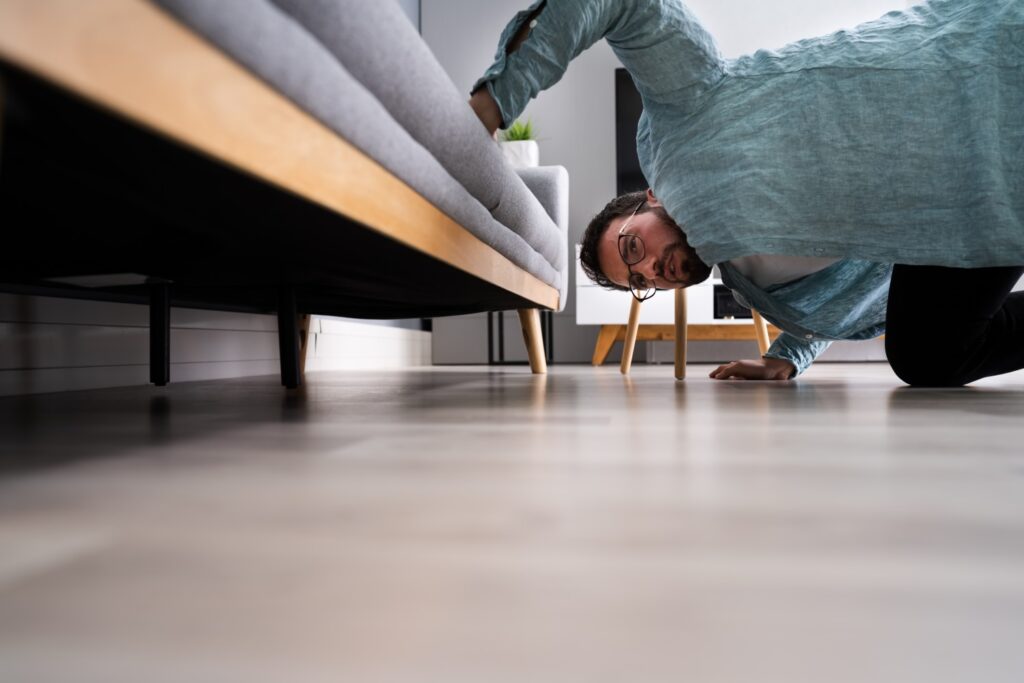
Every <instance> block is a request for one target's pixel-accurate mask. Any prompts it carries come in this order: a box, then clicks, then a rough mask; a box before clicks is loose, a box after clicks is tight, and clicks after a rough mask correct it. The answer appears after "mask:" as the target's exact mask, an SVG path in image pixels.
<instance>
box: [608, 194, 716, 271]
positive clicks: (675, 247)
mask: <svg viewBox="0 0 1024 683" xmlns="http://www.w3.org/2000/svg"><path fill="white" fill-rule="evenodd" d="M652 204H653V206H654V208H652V209H651V210H649V211H645V212H644V213H637V214H635V215H634V216H633V217H632V218H630V217H629V216H628V215H626V216H621V217H619V218H614V219H612V221H611V224H610V225H609V226H608V229H607V230H606V231H605V233H604V235H603V236H602V237H601V242H600V244H599V245H598V249H597V258H598V261H599V262H600V266H601V270H603V271H604V274H605V275H606V276H607V277H608V279H609V280H611V281H612V282H614V283H615V284H618V285H622V286H623V287H628V286H629V280H630V270H632V278H633V284H634V285H635V286H636V288H637V289H645V288H652V287H653V288H657V289H681V288H683V287H689V286H690V285H695V284H698V283H700V282H703V281H704V280H706V279H708V277H709V276H710V275H711V266H709V265H707V264H706V263H704V262H703V261H701V260H700V257H699V256H697V252H696V251H695V250H694V249H693V247H691V246H690V245H689V243H687V241H686V235H685V234H684V233H683V231H682V229H681V228H680V227H679V225H678V224H676V222H675V221H673V220H672V219H671V217H669V215H668V214H667V213H666V212H665V210H664V209H663V208H661V206H660V204H657V200H654V202H652ZM627 222H628V224H627ZM623 226H625V229H623ZM620 231H621V234H622V235H627V236H625V237H623V238H622V239H621V240H620V239H619V235H620ZM633 237H638V238H640V242H642V244H643V246H642V249H643V252H644V255H643V258H642V259H641V260H640V261H639V262H637V263H635V264H634V265H632V266H626V261H627V260H628V261H633V260H634V258H635V257H631V256H630V254H631V253H632V254H635V253H637V252H636V249H637V247H638V246H639V242H637V241H636V240H634V239H633ZM620 249H621V251H620Z"/></svg>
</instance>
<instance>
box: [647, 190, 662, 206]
mask: <svg viewBox="0 0 1024 683" xmlns="http://www.w3.org/2000/svg"><path fill="white" fill-rule="evenodd" d="M647 205H648V206H651V207H655V206H661V202H659V201H658V198H657V197H655V196H654V190H652V189H651V188H649V187H648V188H647Z"/></svg>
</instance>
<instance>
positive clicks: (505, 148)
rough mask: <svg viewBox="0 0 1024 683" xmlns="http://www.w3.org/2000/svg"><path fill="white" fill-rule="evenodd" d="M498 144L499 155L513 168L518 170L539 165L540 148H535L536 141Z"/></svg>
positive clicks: (515, 141)
mask: <svg viewBox="0 0 1024 683" xmlns="http://www.w3.org/2000/svg"><path fill="white" fill-rule="evenodd" d="M500 144H501V153H502V154H504V155H505V158H506V159H507V160H508V163H510V164H512V165H513V166H515V167H517V168H519V167H523V166H538V165H539V164H540V147H538V146H537V141H536V140H512V141H510V142H501V143H500Z"/></svg>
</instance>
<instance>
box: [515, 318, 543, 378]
mask: <svg viewBox="0 0 1024 683" xmlns="http://www.w3.org/2000/svg"><path fill="white" fill-rule="evenodd" d="M517 312H518V313H519V322H520V324H521V325H522V326H523V341H525V342H526V352H527V353H528V354H529V355H530V369H531V370H533V374H535V375H543V374H544V373H546V372H547V371H548V363H547V360H546V359H545V358H544V338H543V336H542V335H541V333H540V311H538V310H537V309H536V308H520V309H519V310H518V311H517Z"/></svg>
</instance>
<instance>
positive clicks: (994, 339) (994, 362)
mask: <svg viewBox="0 0 1024 683" xmlns="http://www.w3.org/2000/svg"><path fill="white" fill-rule="evenodd" d="M1022 273H1024V268H941V267H938V266H905V265H897V266H895V267H894V268H893V271H892V284H891V285H890V287H889V308H888V311H887V313H886V320H885V352H886V355H887V356H888V357H889V364H890V365H891V366H892V369H893V371H894V372H895V373H896V375H897V376H898V377H899V378H900V379H901V380H903V381H904V382H906V383H907V384H910V385H912V386H927V387H958V386H963V385H964V384H969V383H970V382H973V381H975V380H978V379H981V378H982V377H989V376H991V375H1000V374H1002V373H1004V372H1012V371H1014V370H1019V369H1021V368H1024V292H1013V293H1011V292H1010V290H1012V289H1013V286H1014V285H1015V284H1016V283H1017V280H1018V279H1019V278H1020V276H1021V274H1022Z"/></svg>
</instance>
